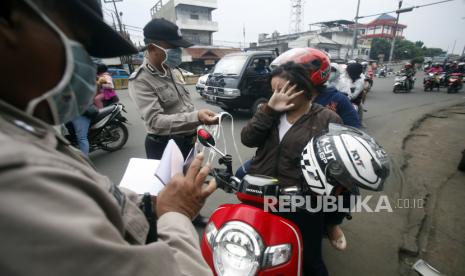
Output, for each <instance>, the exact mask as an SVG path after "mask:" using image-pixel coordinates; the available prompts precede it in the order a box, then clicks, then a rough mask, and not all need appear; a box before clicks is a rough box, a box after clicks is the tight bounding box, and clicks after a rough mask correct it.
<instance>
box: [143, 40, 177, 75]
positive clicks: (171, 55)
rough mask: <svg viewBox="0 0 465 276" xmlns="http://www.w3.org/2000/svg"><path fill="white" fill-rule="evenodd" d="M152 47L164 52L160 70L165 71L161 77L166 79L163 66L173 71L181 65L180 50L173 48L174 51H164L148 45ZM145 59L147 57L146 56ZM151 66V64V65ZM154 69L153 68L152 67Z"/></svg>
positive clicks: (159, 47) (161, 48)
mask: <svg viewBox="0 0 465 276" xmlns="http://www.w3.org/2000/svg"><path fill="white" fill-rule="evenodd" d="M150 44H152V45H153V46H155V47H157V48H158V49H160V50H162V51H163V52H165V59H164V60H163V61H162V63H161V64H162V66H161V67H162V68H163V70H164V71H165V73H164V75H163V76H162V77H166V76H167V74H168V72H167V71H166V69H165V67H164V66H163V65H166V66H168V67H169V68H171V69H173V68H176V67H178V66H179V65H180V64H181V63H182V50H181V48H174V49H165V48H163V47H161V46H158V45H157V44H155V43H150ZM146 57H147V55H146ZM152 66H153V64H152ZM153 67H155V66H153ZM155 68H156V67H155Z"/></svg>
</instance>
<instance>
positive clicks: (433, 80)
mask: <svg viewBox="0 0 465 276" xmlns="http://www.w3.org/2000/svg"><path fill="white" fill-rule="evenodd" d="M439 84H440V77H439V75H438V74H436V73H428V75H427V76H425V78H424V79H423V90H424V91H425V92H426V91H428V90H429V91H433V89H434V88H436V89H437V91H439Z"/></svg>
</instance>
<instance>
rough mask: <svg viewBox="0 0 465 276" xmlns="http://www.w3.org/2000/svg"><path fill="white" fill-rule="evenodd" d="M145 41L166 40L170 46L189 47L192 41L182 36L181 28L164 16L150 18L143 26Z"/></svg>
mask: <svg viewBox="0 0 465 276" xmlns="http://www.w3.org/2000/svg"><path fill="white" fill-rule="evenodd" d="M144 37H145V41H146V42H149V41H164V42H168V43H169V44H171V45H172V46H175V47H182V48H189V47H191V46H192V45H194V44H192V43H190V42H189V41H187V40H185V39H183V38H182V35H181V30H180V29H179V28H178V26H176V24H173V23H171V22H170V21H168V20H166V19H164V18H155V19H152V20H151V21H150V22H149V23H147V25H145V27H144Z"/></svg>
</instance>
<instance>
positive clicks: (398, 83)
mask: <svg viewBox="0 0 465 276" xmlns="http://www.w3.org/2000/svg"><path fill="white" fill-rule="evenodd" d="M394 81H395V82H394V87H393V89H392V92H394V93H399V92H400V91H404V92H406V93H408V92H410V90H412V88H413V85H414V83H415V77H411V76H407V75H405V74H401V75H397V76H396V78H395V80H394Z"/></svg>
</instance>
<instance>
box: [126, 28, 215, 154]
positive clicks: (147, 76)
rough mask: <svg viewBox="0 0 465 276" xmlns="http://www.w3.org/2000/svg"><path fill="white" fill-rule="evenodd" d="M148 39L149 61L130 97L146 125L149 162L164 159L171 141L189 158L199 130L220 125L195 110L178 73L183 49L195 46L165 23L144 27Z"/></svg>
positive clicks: (131, 80) (211, 116) (136, 75)
mask: <svg viewBox="0 0 465 276" xmlns="http://www.w3.org/2000/svg"><path fill="white" fill-rule="evenodd" d="M144 37H145V39H144V40H145V43H146V47H145V49H146V58H145V60H144V62H143V64H142V66H141V67H139V68H138V69H137V70H136V71H135V72H134V73H133V74H132V75H131V76H130V78H129V94H130V96H131V98H132V99H133V101H134V102H135V103H136V105H137V107H138V109H139V111H140V113H141V114H142V117H143V119H144V121H145V127H146V129H147V133H148V134H147V137H146V139H145V150H146V153H147V158H150V159H161V156H162V154H163V151H164V149H165V147H166V145H167V143H168V141H169V140H170V139H173V140H174V141H176V144H177V145H178V146H179V148H180V149H181V151H182V153H183V155H184V157H187V155H188V154H189V151H190V150H191V149H192V147H193V145H194V138H195V131H196V128H197V126H199V125H200V124H216V123H217V122H218V118H217V117H215V115H216V114H215V113H214V112H212V111H210V110H206V109H203V110H199V111H196V110H194V105H193V104H192V100H191V96H190V94H189V91H187V89H186V88H184V85H183V83H184V81H183V80H182V79H181V78H180V74H179V72H180V71H179V70H177V69H176V68H177V67H178V66H179V65H180V64H181V55H182V50H181V48H187V47H190V46H192V44H191V43H190V42H188V41H186V40H184V39H183V38H182V36H181V33H180V30H179V28H178V27H177V26H176V25H175V24H173V23H171V22H169V21H167V20H165V19H153V20H152V21H150V22H149V23H148V24H147V25H146V26H145V27H144Z"/></svg>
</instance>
